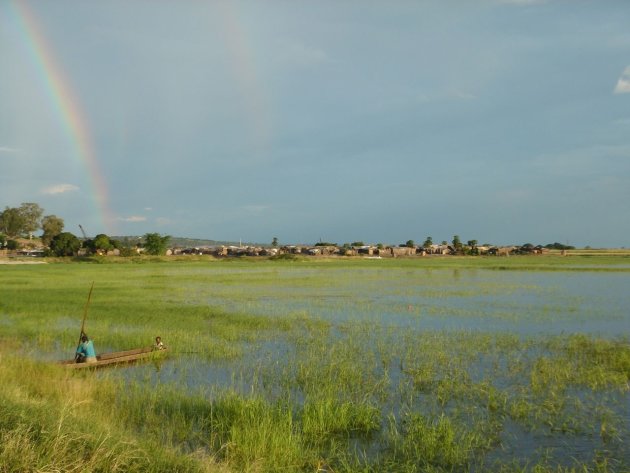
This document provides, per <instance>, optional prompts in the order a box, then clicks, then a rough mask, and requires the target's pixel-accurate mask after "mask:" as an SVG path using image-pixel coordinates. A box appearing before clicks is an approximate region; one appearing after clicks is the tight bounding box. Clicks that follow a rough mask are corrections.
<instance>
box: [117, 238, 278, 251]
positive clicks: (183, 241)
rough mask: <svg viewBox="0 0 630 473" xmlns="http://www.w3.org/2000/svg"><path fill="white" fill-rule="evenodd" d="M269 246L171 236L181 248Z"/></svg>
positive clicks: (132, 240)
mask: <svg viewBox="0 0 630 473" xmlns="http://www.w3.org/2000/svg"><path fill="white" fill-rule="evenodd" d="M110 238H111V239H114V240H118V241H120V242H128V243H135V242H136V241H138V240H142V236H137V235H126V236H111V237H110ZM239 244H240V245H243V246H268V245H262V244H261V243H251V242H238V241H221V240H203V239H199V238H185V237H174V236H172V237H171V242H170V245H169V246H172V247H180V248H198V247H202V246H221V245H223V246H238V245H239Z"/></svg>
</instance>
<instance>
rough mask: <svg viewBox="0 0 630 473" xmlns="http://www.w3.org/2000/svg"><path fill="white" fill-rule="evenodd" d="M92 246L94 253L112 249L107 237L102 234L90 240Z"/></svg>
mask: <svg viewBox="0 0 630 473" xmlns="http://www.w3.org/2000/svg"><path fill="white" fill-rule="evenodd" d="M92 245H94V250H95V251H99V250H100V251H108V250H111V249H112V248H113V245H112V243H111V242H110V241H109V237H108V236H107V235H105V234H104V233H99V234H98V235H96V236H95V237H94V240H92Z"/></svg>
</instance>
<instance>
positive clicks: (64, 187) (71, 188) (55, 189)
mask: <svg viewBox="0 0 630 473" xmlns="http://www.w3.org/2000/svg"><path fill="white" fill-rule="evenodd" d="M78 190H79V187H78V186H75V185H73V184H57V185H54V186H50V187H45V188H44V189H42V190H41V193H42V194H46V195H56V194H65V193H66V192H75V191H78Z"/></svg>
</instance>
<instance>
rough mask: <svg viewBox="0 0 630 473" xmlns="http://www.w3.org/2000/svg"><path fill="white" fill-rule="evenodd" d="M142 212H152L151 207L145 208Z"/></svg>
mask: <svg viewBox="0 0 630 473" xmlns="http://www.w3.org/2000/svg"><path fill="white" fill-rule="evenodd" d="M144 210H146V211H147V212H151V210H153V207H145V208H144Z"/></svg>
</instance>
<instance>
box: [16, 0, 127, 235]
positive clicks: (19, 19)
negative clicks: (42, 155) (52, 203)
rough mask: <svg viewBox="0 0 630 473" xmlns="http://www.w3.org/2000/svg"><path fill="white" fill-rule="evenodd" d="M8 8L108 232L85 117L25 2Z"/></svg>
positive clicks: (109, 218) (108, 215)
mask: <svg viewBox="0 0 630 473" xmlns="http://www.w3.org/2000/svg"><path fill="white" fill-rule="evenodd" d="M9 12H10V13H11V15H12V17H14V18H15V21H14V22H13V24H14V25H15V26H16V28H17V30H18V34H19V35H20V36H21V37H22V38H23V41H22V43H23V44H24V46H25V48H26V50H27V53H28V56H29V58H30V60H31V62H32V64H33V66H34V67H35V69H36V72H37V76H38V77H39V79H40V81H41V82H42V86H43V88H44V90H45V92H46V95H47V96H48V98H49V101H50V105H51V107H52V108H53V109H54V112H55V113H56V114H57V115H58V117H59V121H60V125H61V127H62V128H63V130H64V134H65V135H66V138H67V140H68V143H69V144H70V146H71V147H72V148H73V149H74V151H75V153H74V155H75V157H76V159H77V160H78V161H79V164H80V165H81V166H82V167H84V169H85V170H86V172H87V175H88V180H89V183H90V185H91V187H92V189H91V192H89V194H90V195H91V196H92V198H93V205H94V206H95V210H96V211H97V215H98V216H99V217H98V218H99V220H100V223H101V224H102V225H103V227H104V228H105V230H106V232H107V233H110V234H111V231H112V230H113V226H114V223H115V219H114V216H113V213H112V211H111V209H110V207H109V195H108V188H107V183H106V181H105V178H104V174H103V172H102V171H101V168H100V165H99V162H98V159H97V154H96V150H95V148H94V144H93V143H92V137H91V134H90V128H89V126H88V121H87V119H86V117H85V115H84V114H83V111H82V109H81V106H80V102H79V100H78V98H77V96H76V95H75V94H74V93H73V88H72V86H71V82H70V80H69V79H68V77H67V76H66V75H65V74H64V71H63V69H62V67H61V65H60V63H59V61H58V60H56V57H55V54H54V51H53V49H52V47H51V46H50V44H49V42H48V41H47V40H46V36H45V35H44V32H43V30H42V28H41V26H40V23H39V22H38V20H37V17H36V15H35V13H34V12H33V10H32V9H31V8H30V7H29V6H28V3H27V2H26V1H24V0H18V1H13V2H9Z"/></svg>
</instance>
